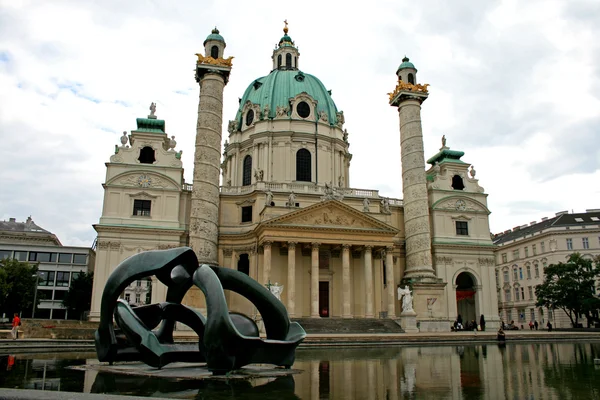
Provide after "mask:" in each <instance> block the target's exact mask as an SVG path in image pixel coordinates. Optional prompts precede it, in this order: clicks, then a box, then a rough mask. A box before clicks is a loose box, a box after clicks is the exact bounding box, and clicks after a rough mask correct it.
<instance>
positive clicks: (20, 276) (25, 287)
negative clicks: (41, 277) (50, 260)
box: [0, 258, 39, 318]
mask: <svg viewBox="0 0 600 400" xmlns="http://www.w3.org/2000/svg"><path fill="white" fill-rule="evenodd" d="M36 274H37V265H30V264H28V263H26V262H21V261H17V260H15V259H12V258H6V259H4V260H0V315H1V314H2V313H6V316H7V317H8V318H10V317H12V315H13V314H14V313H20V312H25V313H27V314H28V313H29V312H30V311H31V310H32V307H33V297H34V295H35V284H36V280H37V278H36ZM38 303H39V301H38ZM36 306H37V304H36Z"/></svg>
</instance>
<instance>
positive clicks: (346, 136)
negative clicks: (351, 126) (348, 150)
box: [342, 129, 348, 143]
mask: <svg viewBox="0 0 600 400" xmlns="http://www.w3.org/2000/svg"><path fill="white" fill-rule="evenodd" d="M342 139H343V140H344V142H346V143H348V130H347V129H344V133H343V134H342Z"/></svg>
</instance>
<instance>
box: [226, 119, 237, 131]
mask: <svg viewBox="0 0 600 400" xmlns="http://www.w3.org/2000/svg"><path fill="white" fill-rule="evenodd" d="M236 130H237V121H236V120H234V119H232V120H231V121H229V125H227V131H228V132H229V133H230V134H232V133H234V132H235V131H236Z"/></svg>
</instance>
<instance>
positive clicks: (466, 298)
mask: <svg viewBox="0 0 600 400" xmlns="http://www.w3.org/2000/svg"><path fill="white" fill-rule="evenodd" d="M455 283H456V310H457V313H458V315H460V316H461V317H462V320H463V326H465V327H466V326H467V322H469V321H475V323H476V324H477V323H479V319H478V318H477V310H476V305H475V294H476V292H477V290H476V289H475V282H474V280H473V276H472V275H471V274H469V273H467V272H461V273H460V274H458V276H457V277H456V282H455Z"/></svg>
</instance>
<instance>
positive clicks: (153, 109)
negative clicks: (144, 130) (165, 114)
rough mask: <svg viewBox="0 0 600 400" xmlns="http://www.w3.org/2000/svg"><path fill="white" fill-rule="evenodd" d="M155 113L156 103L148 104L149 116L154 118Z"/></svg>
mask: <svg viewBox="0 0 600 400" xmlns="http://www.w3.org/2000/svg"><path fill="white" fill-rule="evenodd" d="M155 112H156V103H151V104H150V116H151V117H154V116H155V115H154V113H155Z"/></svg>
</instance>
